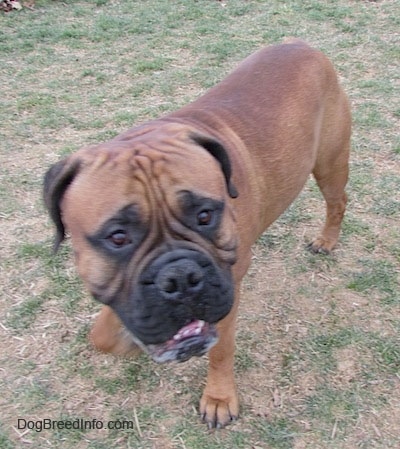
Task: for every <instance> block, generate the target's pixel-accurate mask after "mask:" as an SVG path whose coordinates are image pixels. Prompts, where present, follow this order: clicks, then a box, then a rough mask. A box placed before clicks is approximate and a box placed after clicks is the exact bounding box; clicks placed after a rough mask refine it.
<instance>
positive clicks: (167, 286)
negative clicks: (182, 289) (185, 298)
mask: <svg viewBox="0 0 400 449" xmlns="http://www.w3.org/2000/svg"><path fill="white" fill-rule="evenodd" d="M161 287H162V289H163V291H164V292H165V293H176V292H177V291H178V289H179V288H178V282H177V281H176V279H165V280H164V282H163V285H162V286H161Z"/></svg>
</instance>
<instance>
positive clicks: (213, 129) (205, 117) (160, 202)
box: [44, 40, 351, 428]
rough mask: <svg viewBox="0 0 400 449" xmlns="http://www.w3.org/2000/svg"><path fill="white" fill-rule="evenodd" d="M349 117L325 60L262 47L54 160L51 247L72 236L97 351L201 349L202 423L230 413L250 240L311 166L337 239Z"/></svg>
mask: <svg viewBox="0 0 400 449" xmlns="http://www.w3.org/2000/svg"><path fill="white" fill-rule="evenodd" d="M350 128H351V117H350V111H349V105H348V101H347V98H346V95H345V94H344V92H343V90H342V88H341V87H340V86H339V84H338V79H337V76H336V74H335V70H334V68H333V67H332V64H331V63H330V62H329V60H328V59H327V58H326V57H325V56H324V55H323V54H322V53H320V52H319V51H317V50H315V49H312V48H311V47H309V46H308V45H307V44H306V43H303V42H301V41H298V40H290V41H287V42H284V43H283V44H281V45H276V46H271V47H267V48H263V49H261V50H259V51H258V52H256V53H255V54H253V55H251V56H249V57H248V58H247V59H245V60H244V61H243V62H242V63H241V64H240V65H239V66H238V67H237V69H236V70H235V71H234V72H233V73H232V74H231V75H229V76H228V77H227V78H225V79H224V80H223V81H222V82H220V83H219V84H218V85H216V86H215V87H214V88H212V89H210V90H209V91H208V92H207V93H206V94H205V95H203V96H202V97H200V98H199V99H197V100H196V101H194V102H193V103H191V104H189V105H188V106H185V107H183V108H182V109H179V110H178V111H176V112H173V113H171V114H168V115H166V116H165V117H162V118H160V119H157V120H153V121H150V122H148V123H145V124H142V125H141V126H137V127H134V128H132V129H129V130H128V131H126V132H124V133H122V134H120V135H118V136H117V137H115V138H114V139H112V140H110V141H108V142H106V143H101V144H98V145H94V146H90V147H86V148H83V149H81V150H79V151H77V152H76V153H74V154H72V155H71V156H69V157H67V158H66V159H64V160H62V161H61V162H59V163H57V164H55V165H54V166H52V167H51V168H50V169H49V171H48V172H47V174H46V176H45V182H44V198H45V203H46V205H47V208H48V210H49V213H50V216H51V218H52V220H53V221H54V223H55V226H56V240H55V248H58V246H59V244H60V243H61V242H62V240H63V239H64V238H65V235H66V233H68V234H69V235H70V237H71V241H72V246H73V250H74V254H75V259H76V265H77V268H78V271H79V274H80V276H81V277H82V278H83V280H84V282H85V285H86V287H87V289H88V290H89V291H90V292H91V294H92V295H93V297H94V298H95V299H97V300H98V301H100V302H101V303H103V304H104V307H103V308H102V310H101V312H100V315H99V316H98V318H97V321H96V322H95V324H94V326H93V329H92V331H91V334H90V338H91V341H92V342H93V344H94V345H95V346H96V347H97V348H99V349H100V350H103V351H107V352H111V353H114V354H119V355H127V354H133V353H135V352H136V351H137V350H138V349H140V350H143V351H145V352H146V353H148V354H149V355H150V357H152V358H153V359H154V360H155V361H156V362H167V361H185V360H188V359H190V358H191V357H193V356H202V355H204V354H206V353H207V352H208V353H209V369H208V376H207V382H206V386H205V389H204V393H203V396H202V398H201V402H200V413H201V416H202V419H203V420H204V422H206V423H207V424H208V426H209V427H210V428H212V427H217V428H219V427H223V426H224V425H226V424H228V423H229V422H231V421H232V420H235V419H236V418H237V417H238V413H239V402H238V396H237V391H236V386H235V380H234V373H233V367H234V351H235V341H234V340H235V322H236V316H237V310H238V303H239V291H240V283H241V280H242V278H243V276H244V275H245V274H246V271H247V269H248V268H249V264H250V260H251V247H252V244H253V243H254V242H255V241H256V240H257V238H258V237H259V236H260V235H261V233H262V232H263V231H265V229H266V228H267V227H268V226H269V225H270V224H271V223H272V222H273V221H274V220H276V219H277V217H279V215H280V214H281V213H282V212H283V211H284V210H285V209H286V208H287V207H288V206H289V205H290V203H291V202H292V201H293V200H294V199H295V198H296V196H297V195H298V194H299V192H300V191H301V189H302V188H303V186H304V184H305V182H306V181H307V178H308V177H309V175H310V174H311V173H312V174H313V175H314V177H315V179H316V181H317V184H318V186H319V188H320V190H321V192H322V194H323V197H324V199H325V201H326V220H325V225H324V227H323V229H322V230H321V232H320V234H319V235H318V236H317V237H316V238H315V239H314V240H313V241H312V242H311V243H310V245H309V248H310V249H311V251H313V252H314V253H329V252H330V251H331V250H332V248H333V247H334V246H335V244H336V242H337V239H338V235H339V230H340V226H341V222H342V218H343V214H344V212H345V207H346V194H345V190H344V189H345V184H346V181H347V177H348V158H349V141H350Z"/></svg>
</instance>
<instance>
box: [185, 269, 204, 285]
mask: <svg viewBox="0 0 400 449" xmlns="http://www.w3.org/2000/svg"><path fill="white" fill-rule="evenodd" d="M202 280H203V275H202V273H200V272H192V273H189V275H188V283H189V285H190V286H192V287H195V286H196V285H199V284H200V282H201V281H202Z"/></svg>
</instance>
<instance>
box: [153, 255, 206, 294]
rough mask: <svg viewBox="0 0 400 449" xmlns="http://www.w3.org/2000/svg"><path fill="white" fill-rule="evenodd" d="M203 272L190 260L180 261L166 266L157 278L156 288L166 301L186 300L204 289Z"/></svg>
mask: <svg viewBox="0 0 400 449" xmlns="http://www.w3.org/2000/svg"><path fill="white" fill-rule="evenodd" d="M203 280H204V276H203V271H202V269H201V267H200V266H199V265H198V264H197V263H196V262H194V261H193V260H190V259H180V260H176V261H174V262H170V263H168V264H166V265H164V266H163V267H162V268H161V270H160V271H159V272H158V275H157V277H156V282H155V283H156V286H157V288H158V290H159V292H160V294H161V295H162V297H163V298H165V299H170V300H182V299H183V300H184V299H185V298H188V297H192V296H193V294H196V293H198V292H200V291H201V290H202V288H203Z"/></svg>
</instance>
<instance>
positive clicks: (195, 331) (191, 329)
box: [173, 320, 206, 341]
mask: <svg viewBox="0 0 400 449" xmlns="http://www.w3.org/2000/svg"><path fill="white" fill-rule="evenodd" d="M205 324H206V323H205V322H204V321H200V320H195V321H192V322H191V323H189V324H187V325H186V326H184V327H182V329H180V330H179V331H178V332H177V333H176V334H175V335H174V336H173V340H175V341H180V340H184V339H186V338H190V337H194V336H197V335H200V334H201V332H202V330H203V328H204V326H205Z"/></svg>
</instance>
